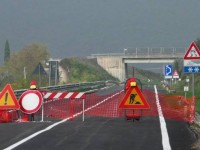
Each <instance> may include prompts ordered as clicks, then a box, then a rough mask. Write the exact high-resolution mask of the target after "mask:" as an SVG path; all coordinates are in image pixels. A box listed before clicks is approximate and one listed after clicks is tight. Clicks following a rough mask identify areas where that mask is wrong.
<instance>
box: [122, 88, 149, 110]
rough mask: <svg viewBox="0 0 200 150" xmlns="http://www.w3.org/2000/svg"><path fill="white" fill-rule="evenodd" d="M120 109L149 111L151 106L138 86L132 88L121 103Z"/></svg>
mask: <svg viewBox="0 0 200 150" xmlns="http://www.w3.org/2000/svg"><path fill="white" fill-rule="evenodd" d="M119 108H126V109H149V108H150V106H149V104H148V103H147V101H146V100H145V98H144V96H143V94H142V92H141V91H140V89H139V88H138V86H135V87H132V88H130V89H129V90H128V91H127V93H126V95H125V96H124V98H123V99H122V101H121V103H120V104H119Z"/></svg>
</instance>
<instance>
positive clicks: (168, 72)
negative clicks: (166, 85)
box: [164, 64, 172, 86]
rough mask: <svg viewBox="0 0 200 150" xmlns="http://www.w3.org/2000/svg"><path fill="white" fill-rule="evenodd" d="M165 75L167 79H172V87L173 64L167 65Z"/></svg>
mask: <svg viewBox="0 0 200 150" xmlns="http://www.w3.org/2000/svg"><path fill="white" fill-rule="evenodd" d="M164 75H165V79H170V86H171V79H172V65H171V64H168V65H165V67H164Z"/></svg>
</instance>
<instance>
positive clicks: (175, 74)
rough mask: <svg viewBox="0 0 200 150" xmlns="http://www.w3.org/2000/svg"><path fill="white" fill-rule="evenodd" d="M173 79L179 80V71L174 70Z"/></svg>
mask: <svg viewBox="0 0 200 150" xmlns="http://www.w3.org/2000/svg"><path fill="white" fill-rule="evenodd" d="M173 78H174V79H177V78H179V74H178V71H177V70H174V72H173Z"/></svg>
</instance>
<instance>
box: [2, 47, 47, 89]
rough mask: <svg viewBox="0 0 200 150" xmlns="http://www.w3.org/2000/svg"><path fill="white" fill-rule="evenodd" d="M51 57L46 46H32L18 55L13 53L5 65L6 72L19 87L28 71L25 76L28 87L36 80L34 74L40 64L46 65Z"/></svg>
mask: <svg viewBox="0 0 200 150" xmlns="http://www.w3.org/2000/svg"><path fill="white" fill-rule="evenodd" d="M49 57H50V54H49V52H48V48H47V46H46V45H43V44H31V45H28V46H26V47H25V48H23V49H22V50H20V51H19V52H18V53H13V54H12V55H11V57H10V59H9V60H8V61H7V63H6V64H5V66H4V71H7V72H8V73H9V75H12V76H13V77H14V81H15V83H16V84H17V86H18V87H19V86H20V84H21V83H23V80H24V71H26V72H25V74H26V77H27V78H26V81H27V85H28V84H29V82H30V80H32V79H33V78H35V77H34V76H33V75H32V73H33V71H34V69H35V68H36V66H37V65H38V63H43V64H44V63H45V62H46V61H47V60H48V59H49ZM23 84H24V83H23ZM25 86H26V85H25ZM24 88H27V87H24Z"/></svg>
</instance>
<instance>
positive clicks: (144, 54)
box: [91, 48, 186, 81]
mask: <svg viewBox="0 0 200 150" xmlns="http://www.w3.org/2000/svg"><path fill="white" fill-rule="evenodd" d="M185 51H186V48H135V49H131V48H129V49H124V52H123V53H109V54H92V55H91V57H93V58H94V57H95V58H97V62H98V64H99V65H100V66H101V67H103V68H104V69H105V70H106V71H107V72H108V73H110V74H111V75H112V76H114V77H116V78H118V79H119V80H120V81H125V80H126V79H127V78H128V69H127V66H128V64H137V63H140V64H141V63H163V64H172V63H173V62H174V60H176V59H183V57H184V54H185Z"/></svg>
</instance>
